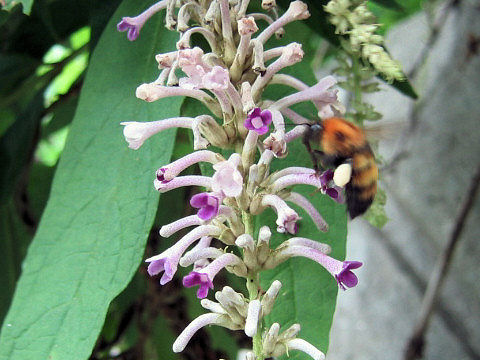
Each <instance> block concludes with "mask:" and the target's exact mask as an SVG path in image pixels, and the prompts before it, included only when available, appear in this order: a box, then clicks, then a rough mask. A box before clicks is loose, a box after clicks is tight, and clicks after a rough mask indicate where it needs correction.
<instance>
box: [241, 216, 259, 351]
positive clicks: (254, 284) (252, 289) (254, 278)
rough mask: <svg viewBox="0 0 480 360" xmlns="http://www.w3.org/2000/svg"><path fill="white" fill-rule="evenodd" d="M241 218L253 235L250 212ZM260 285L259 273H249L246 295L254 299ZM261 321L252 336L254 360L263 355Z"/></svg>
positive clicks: (248, 232) (249, 232)
mask: <svg viewBox="0 0 480 360" xmlns="http://www.w3.org/2000/svg"><path fill="white" fill-rule="evenodd" d="M242 220H243V224H244V225H245V233H247V234H249V235H251V236H253V230H254V228H253V216H252V214H250V213H248V212H247V211H242ZM259 286H260V273H259V272H255V273H253V274H251V275H250V276H249V277H248V278H247V290H248V297H249V299H250V300H255V299H257V298H258V297H259V292H258V289H259ZM262 325H263V324H262V322H260V323H259V324H258V329H257V333H256V334H255V335H254V336H253V339H252V345H253V352H254V354H255V357H256V360H263V359H264V357H263V355H262V353H263V346H262V332H263V326H262Z"/></svg>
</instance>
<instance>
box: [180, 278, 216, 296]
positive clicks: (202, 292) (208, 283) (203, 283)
mask: <svg viewBox="0 0 480 360" xmlns="http://www.w3.org/2000/svg"><path fill="white" fill-rule="evenodd" d="M196 285H200V287H199V289H198V291H197V297H198V298H199V299H203V298H205V297H207V295H208V289H213V282H212V280H210V278H209V277H208V274H205V273H199V272H196V271H192V272H191V273H190V274H188V275H187V276H185V277H184V278H183V286H185V287H188V288H189V287H193V286H196Z"/></svg>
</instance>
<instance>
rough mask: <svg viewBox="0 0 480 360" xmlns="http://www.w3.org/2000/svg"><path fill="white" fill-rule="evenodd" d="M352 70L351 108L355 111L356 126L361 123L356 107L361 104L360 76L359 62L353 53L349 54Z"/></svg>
mask: <svg viewBox="0 0 480 360" xmlns="http://www.w3.org/2000/svg"><path fill="white" fill-rule="evenodd" d="M350 57H351V59H352V70H353V96H354V98H353V108H354V109H355V114H354V118H355V121H356V122H357V123H358V124H361V123H362V119H361V117H360V116H359V115H360V113H359V111H358V105H360V104H361V103H362V88H361V85H362V84H361V83H362V78H361V76H360V61H359V59H358V57H357V55H356V54H355V53H351V54H350Z"/></svg>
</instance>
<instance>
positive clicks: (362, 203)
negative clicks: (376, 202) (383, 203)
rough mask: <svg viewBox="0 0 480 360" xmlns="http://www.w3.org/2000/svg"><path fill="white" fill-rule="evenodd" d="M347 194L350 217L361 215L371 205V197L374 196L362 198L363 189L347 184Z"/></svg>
mask: <svg viewBox="0 0 480 360" xmlns="http://www.w3.org/2000/svg"><path fill="white" fill-rule="evenodd" d="M345 192H346V196H347V200H346V202H347V210H348V214H349V215H350V218H351V219H354V218H355V217H357V216H359V215H362V214H363V213H364V212H365V211H367V209H368V208H369V207H370V205H372V202H373V199H374V198H375V196H372V197H369V198H367V199H365V198H362V194H363V190H362V189H360V188H357V187H355V186H352V185H351V184H347V187H346V189H345Z"/></svg>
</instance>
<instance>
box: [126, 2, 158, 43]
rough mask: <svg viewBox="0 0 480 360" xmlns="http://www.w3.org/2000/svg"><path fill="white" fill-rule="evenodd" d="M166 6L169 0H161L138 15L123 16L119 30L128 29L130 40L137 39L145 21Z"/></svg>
mask: <svg viewBox="0 0 480 360" xmlns="http://www.w3.org/2000/svg"><path fill="white" fill-rule="evenodd" d="M166 6H167V1H165V0H161V1H159V2H157V3H155V4H153V5H152V6H150V7H149V8H148V9H147V10H145V11H144V12H142V13H141V14H140V15H138V16H135V17H123V18H122V21H120V22H119V23H118V24H117V30H118V31H121V32H123V31H127V38H128V40H130V41H134V40H136V39H137V37H138V35H140V30H141V29H142V26H143V25H144V24H145V22H146V21H147V20H148V19H149V18H151V17H152V16H153V15H154V14H155V13H157V12H159V11H160V10H162V9H163V8H165V7H166Z"/></svg>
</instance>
